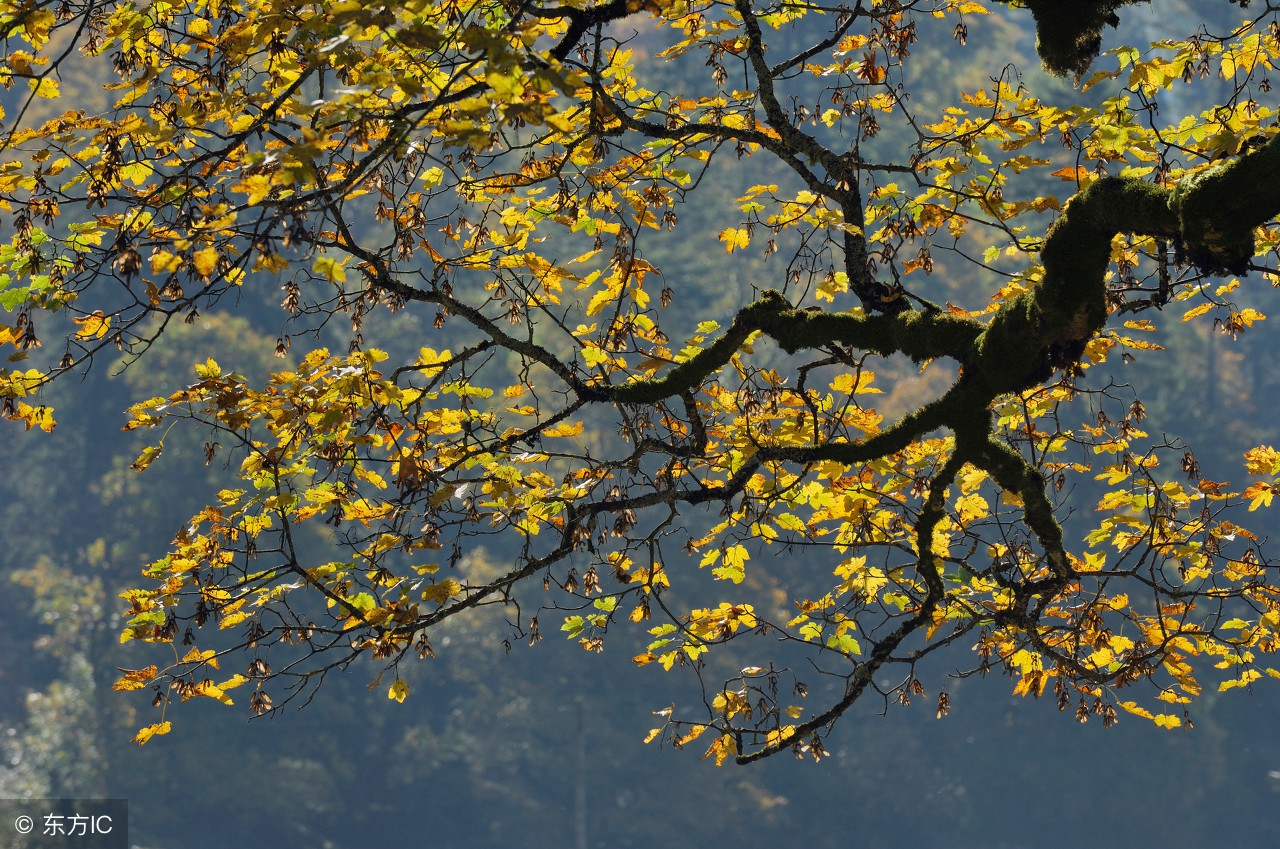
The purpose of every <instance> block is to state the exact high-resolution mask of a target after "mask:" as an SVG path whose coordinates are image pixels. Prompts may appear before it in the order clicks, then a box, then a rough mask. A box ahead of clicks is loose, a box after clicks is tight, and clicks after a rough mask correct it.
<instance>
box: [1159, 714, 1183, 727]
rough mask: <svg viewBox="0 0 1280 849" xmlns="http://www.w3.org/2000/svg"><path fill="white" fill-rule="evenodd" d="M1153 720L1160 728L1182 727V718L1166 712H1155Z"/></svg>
mask: <svg viewBox="0 0 1280 849" xmlns="http://www.w3.org/2000/svg"><path fill="white" fill-rule="evenodd" d="M1155 721H1156V725H1158V726H1159V727H1161V728H1181V727H1182V719H1181V718H1180V717H1177V716H1171V715H1170V714H1167V713H1161V714H1157V715H1156V720H1155Z"/></svg>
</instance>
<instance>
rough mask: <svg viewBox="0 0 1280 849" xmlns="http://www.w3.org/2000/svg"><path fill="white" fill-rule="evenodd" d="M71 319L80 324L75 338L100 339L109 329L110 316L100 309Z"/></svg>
mask: <svg viewBox="0 0 1280 849" xmlns="http://www.w3.org/2000/svg"><path fill="white" fill-rule="evenodd" d="M72 321H74V322H75V323H76V324H78V325H80V329H79V330H77V331H76V338H77V339H101V338H102V337H103V336H106V335H107V333H109V332H110V331H111V316H109V315H105V314H104V313H103V312H102V310H94V311H93V312H92V313H90V314H89V315H86V316H85V317H84V318H75V319H72Z"/></svg>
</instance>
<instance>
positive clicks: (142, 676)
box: [111, 665, 156, 691]
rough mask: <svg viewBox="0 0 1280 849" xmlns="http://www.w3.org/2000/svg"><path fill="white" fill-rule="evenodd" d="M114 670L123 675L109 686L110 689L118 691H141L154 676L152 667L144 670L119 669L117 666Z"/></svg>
mask: <svg viewBox="0 0 1280 849" xmlns="http://www.w3.org/2000/svg"><path fill="white" fill-rule="evenodd" d="M116 669H117V670H118V671H119V672H121V673H123V674H122V675H121V676H120V680H119V681H117V682H116V683H114V684H112V685H111V689H113V690H118V691H128V690H141V689H142V688H143V687H145V686H147V682H149V681H150V680H151V679H152V677H154V676H155V674H156V667H155V666H154V665H153V666H148V667H147V668H146V669H120V667H118V666H117V667H116Z"/></svg>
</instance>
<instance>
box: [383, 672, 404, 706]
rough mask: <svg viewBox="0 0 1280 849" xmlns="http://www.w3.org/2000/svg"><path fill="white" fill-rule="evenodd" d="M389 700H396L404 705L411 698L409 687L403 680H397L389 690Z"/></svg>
mask: <svg viewBox="0 0 1280 849" xmlns="http://www.w3.org/2000/svg"><path fill="white" fill-rule="evenodd" d="M387 698H388V699H395V700H396V701H397V702H400V703H402V704H403V703H404V700H405V699H407V698H409V685H408V684H406V683H405V681H404V679H403V678H397V679H396V682H395V683H394V684H392V685H391V688H390V689H389V690H387Z"/></svg>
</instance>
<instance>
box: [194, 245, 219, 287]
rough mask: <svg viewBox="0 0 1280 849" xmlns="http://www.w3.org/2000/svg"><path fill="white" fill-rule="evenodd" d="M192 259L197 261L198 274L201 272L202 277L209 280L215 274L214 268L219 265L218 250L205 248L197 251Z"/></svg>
mask: <svg viewBox="0 0 1280 849" xmlns="http://www.w3.org/2000/svg"><path fill="white" fill-rule="evenodd" d="M191 259H192V262H194V263H195V267H196V274H199V275H200V277H201V279H203V280H208V279H209V278H210V277H211V276H212V275H213V272H214V269H216V268H217V267H218V250H217V248H205V249H204V250H199V251H196V252H195V255H194V256H192V257H191Z"/></svg>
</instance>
